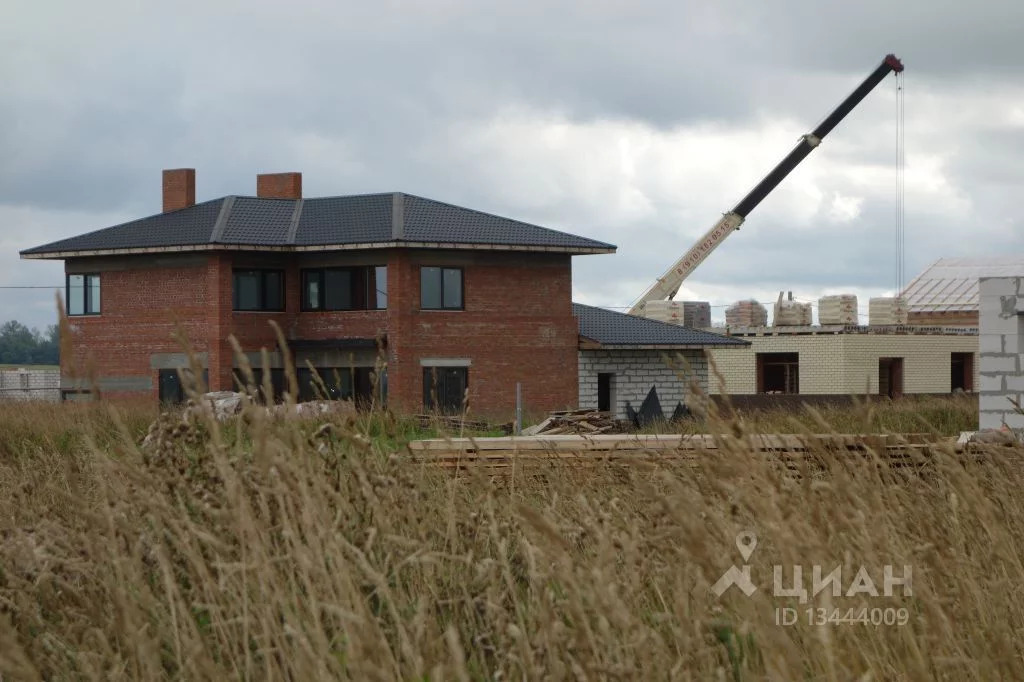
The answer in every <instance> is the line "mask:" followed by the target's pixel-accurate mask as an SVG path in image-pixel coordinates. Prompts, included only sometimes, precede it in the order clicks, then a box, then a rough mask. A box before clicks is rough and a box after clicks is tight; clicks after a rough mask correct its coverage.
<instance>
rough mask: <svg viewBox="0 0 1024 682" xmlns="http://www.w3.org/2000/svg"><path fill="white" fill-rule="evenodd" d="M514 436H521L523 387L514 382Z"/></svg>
mask: <svg viewBox="0 0 1024 682" xmlns="http://www.w3.org/2000/svg"><path fill="white" fill-rule="evenodd" d="M514 433H515V435H517V436H521V435H523V385H522V384H520V383H519V382H518V381H517V382H516V426H515V431H514Z"/></svg>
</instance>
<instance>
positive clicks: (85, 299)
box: [64, 272, 103, 317]
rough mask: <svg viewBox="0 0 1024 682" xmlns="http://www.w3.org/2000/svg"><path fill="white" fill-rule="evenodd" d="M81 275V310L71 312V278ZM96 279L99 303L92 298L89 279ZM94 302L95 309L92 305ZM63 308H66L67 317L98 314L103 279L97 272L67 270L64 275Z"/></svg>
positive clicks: (101, 305) (101, 299) (101, 297)
mask: <svg viewBox="0 0 1024 682" xmlns="http://www.w3.org/2000/svg"><path fill="white" fill-rule="evenodd" d="M72 277H82V278H84V279H83V280H82V288H83V292H82V312H80V313H73V312H71V278H72ZM94 278H95V279H96V281H97V282H99V287H98V288H99V290H100V300H99V303H95V302H94V301H93V300H92V290H93V288H92V286H91V285H90V281H91V280H92V279H94ZM94 303H95V310H93V309H92V308H93V305H94ZM64 308H65V310H67V313H68V317H86V316H89V315H100V314H101V313H102V310H103V279H102V278H101V277H100V273H98V272H69V273H67V274H65V275H64Z"/></svg>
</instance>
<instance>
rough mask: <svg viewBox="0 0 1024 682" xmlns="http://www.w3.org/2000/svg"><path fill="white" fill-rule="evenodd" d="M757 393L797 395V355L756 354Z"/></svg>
mask: <svg viewBox="0 0 1024 682" xmlns="http://www.w3.org/2000/svg"><path fill="white" fill-rule="evenodd" d="M757 392H758V393H799V392H800V354H799V353H758V354H757Z"/></svg>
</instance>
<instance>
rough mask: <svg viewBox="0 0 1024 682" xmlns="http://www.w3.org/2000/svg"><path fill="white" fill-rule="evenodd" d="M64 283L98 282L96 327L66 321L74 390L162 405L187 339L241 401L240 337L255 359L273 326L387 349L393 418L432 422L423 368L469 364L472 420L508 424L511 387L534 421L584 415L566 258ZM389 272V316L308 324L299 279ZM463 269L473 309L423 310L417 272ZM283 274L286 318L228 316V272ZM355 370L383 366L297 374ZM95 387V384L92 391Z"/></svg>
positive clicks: (328, 255) (359, 254) (190, 268)
mask: <svg viewBox="0 0 1024 682" xmlns="http://www.w3.org/2000/svg"><path fill="white" fill-rule="evenodd" d="M65 263H66V265H65V268H66V271H67V272H68V273H80V274H87V273H88V274H93V273H96V274H99V275H100V278H101V279H100V281H101V291H102V306H101V313H100V314H99V315H84V316H74V317H71V318H69V322H70V328H71V339H70V341H71V345H72V349H73V350H72V353H71V354H70V355H66V356H65V357H63V358H62V363H63V364H62V374H63V375H64V380H63V383H64V386H65V388H73V387H81V386H85V385H93V386H95V387H96V388H98V389H99V391H100V392H101V393H102V395H103V396H105V397H114V398H118V397H120V398H128V397H130V398H136V397H142V396H145V397H147V398H152V399H155V398H156V397H157V395H158V381H157V378H158V373H159V370H160V369H172V368H175V367H184V366H186V362H185V358H184V356H183V354H182V351H183V349H182V346H181V345H180V343H179V341H178V340H177V339H176V337H175V331H176V330H177V329H180V330H181V332H182V333H183V334H184V335H185V337H186V338H187V339H188V341H189V343H190V345H191V348H192V350H193V351H195V352H196V353H198V354H199V355H198V357H199V359H200V362H201V364H202V365H203V367H204V368H206V369H207V370H208V374H209V384H210V389H211V390H223V389H230V388H232V377H231V371H232V367H233V366H234V365H235V364H236V362H235V361H234V359H233V351H232V347H231V345H230V342H229V341H228V337H229V335H234V336H235V337H236V338H237V339H238V342H239V344H240V345H241V347H242V349H243V350H244V351H245V352H246V353H247V355H249V357H250V359H251V360H257V359H258V358H259V354H260V351H261V349H266V350H267V351H270V352H271V354H270V361H271V365H272V366H275V367H279V366H281V363H282V358H281V357H280V354H279V353H277V352H274V351H275V350H276V347H277V339H276V336H275V333H274V331H273V329H272V328H271V326H270V325H269V321H270V320H273V321H275V322H276V323H277V324H278V325H279V326H280V327H281V329H282V331H283V332H284V334H285V336H286V338H287V339H288V340H290V341H295V340H305V341H315V340H325V339H362V340H366V339H371V340H372V339H378V338H384V337H386V355H385V356H383V361H384V363H385V364H386V367H387V393H388V398H387V399H388V403H389V405H390V406H391V407H392V408H394V409H396V410H397V411H401V412H419V411H421V410H422V409H423V369H422V366H423V364H424V362H429V361H435V360H438V359H440V360H445V359H452V358H455V359H459V360H467V361H468V386H469V398H470V411H471V413H474V414H478V415H488V416H500V417H506V416H508V415H510V414H511V413H512V412H513V410H514V405H515V385H516V382H519V383H521V385H522V395H523V401H524V404H525V405H526V406H527V408H528V409H530V410H532V411H536V412H545V411H550V410H555V409H565V408H570V407H573V406H575V404H576V400H577V365H576V353H577V349H578V347H579V343H578V328H577V323H576V320H575V318H574V317H573V315H572V308H571V265H570V256H569V255H568V254H550V253H508V252H500V251H490V250H488V251H473V250H434V249H406V248H395V249H380V250H366V251H353V252H340V251H339V252H310V253H267V252H247V251H234V252H211V253H199V254H188V255H184V254H183V255H161V256H152V255H125V256H117V257H97V258H69V259H68V260H66V261H65ZM346 265H386V266H387V293H388V305H387V309H386V310H355V311H344V312H303V311H301V309H300V293H301V292H300V289H301V279H300V271H301V270H302V269H303V268H308V267H330V266H346ZM421 266H445V267H459V268H462V269H463V281H464V309H462V310H445V311H441V310H421V309H420V267H421ZM261 267H262V268H280V269H283V270H284V271H285V302H286V304H285V310H284V311H281V312H237V311H233V310H232V291H231V288H232V270H233V269H235V268H242V269H245V268H261ZM307 358H310V359H311V361H312V362H313V363H314V364H317V363H323V362H324V361H325V358H326V359H327V361H329V362H337V363H344V364H341V365H340V366H342V367H344V366H347V365H348V364H349V363H354V364H356V365H358V366H364V367H372V366H374V365H375V364H377V363H378V362H380V360H379V358H378V356H377V354H376V353H374V352H372V351H366V350H360V351H359V352H346V351H344V349H339V350H337V351H331V349H329V348H327V349H321V350H317V351H303V352H298V353H296V361H297V364H299V366H302V365H303V364H304V360H305V359H307ZM93 381H95V383H93Z"/></svg>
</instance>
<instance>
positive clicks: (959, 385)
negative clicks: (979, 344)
mask: <svg viewBox="0 0 1024 682" xmlns="http://www.w3.org/2000/svg"><path fill="white" fill-rule="evenodd" d="M949 390H950V391H957V390H960V391H965V392H967V393H970V392H971V391H973V390H974V353H950V354H949Z"/></svg>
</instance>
